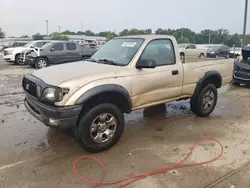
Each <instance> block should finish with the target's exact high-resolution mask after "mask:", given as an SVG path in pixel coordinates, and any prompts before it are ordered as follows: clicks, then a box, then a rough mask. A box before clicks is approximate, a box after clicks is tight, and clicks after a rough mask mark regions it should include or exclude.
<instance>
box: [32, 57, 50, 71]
mask: <svg viewBox="0 0 250 188" xmlns="http://www.w3.org/2000/svg"><path fill="white" fill-rule="evenodd" d="M48 65H49V64H48V60H47V59H45V58H38V59H37V60H36V63H35V67H36V68H37V69H42V68H45V67H47V66H48Z"/></svg>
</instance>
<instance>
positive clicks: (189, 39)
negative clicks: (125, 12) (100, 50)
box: [0, 28, 250, 46]
mask: <svg viewBox="0 0 250 188" xmlns="http://www.w3.org/2000/svg"><path fill="white" fill-rule="evenodd" d="M142 34H143V35H144V34H159V35H173V36H174V37H175V38H176V40H177V42H178V43H195V44H225V45H228V46H233V45H235V46H241V39H242V35H241V34H238V33H235V34H230V32H229V31H228V30H227V29H218V30H211V29H204V30H202V31H201V32H198V33H197V32H194V31H192V30H191V29H189V28H179V29H161V28H158V29H157V30H156V31H154V32H153V31H152V29H136V28H134V29H124V30H123V31H121V32H119V33H116V32H114V31H102V32H98V33H95V32H93V31H90V30H86V31H78V32H74V31H70V30H66V31H63V32H61V33H58V32H54V33H52V34H50V36H49V37H50V38H52V39H54V40H69V38H68V37H67V36H65V35H87V36H101V37H106V38H107V39H108V40H110V39H112V38H114V37H117V36H128V35H142ZM4 36H5V33H4V32H3V30H2V29H1V28H0V38H4ZM25 37H28V36H27V35H25ZM46 37H47V36H46V35H41V34H40V33H36V34H34V35H33V36H32V38H33V39H34V40H42V39H45V38H46ZM246 44H250V35H247V36H246Z"/></svg>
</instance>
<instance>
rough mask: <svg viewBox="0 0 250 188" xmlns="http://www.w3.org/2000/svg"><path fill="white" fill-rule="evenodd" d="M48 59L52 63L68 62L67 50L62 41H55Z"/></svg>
mask: <svg viewBox="0 0 250 188" xmlns="http://www.w3.org/2000/svg"><path fill="white" fill-rule="evenodd" d="M47 56H48V59H49V61H50V63H51V64H58V63H63V62H66V60H65V59H66V51H65V47H64V44H63V43H62V42H58V43H55V44H54V45H53V46H52V48H51V49H50V50H49V51H48V55H47Z"/></svg>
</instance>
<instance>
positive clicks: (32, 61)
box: [20, 57, 35, 65]
mask: <svg viewBox="0 0 250 188" xmlns="http://www.w3.org/2000/svg"><path fill="white" fill-rule="evenodd" d="M20 60H21V61H22V62H23V63H24V64H25V65H34V64H35V58H33V57H32V58H29V57H26V58H23V57H21V58H20Z"/></svg>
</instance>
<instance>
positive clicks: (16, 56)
mask: <svg viewBox="0 0 250 188" xmlns="http://www.w3.org/2000/svg"><path fill="white" fill-rule="evenodd" d="M48 42H49V40H37V41H31V42H29V43H27V44H25V45H24V46H22V47H13V48H6V49H4V56H3V59H4V60H5V61H7V62H13V63H15V64H19V65H21V64H23V62H22V61H20V55H21V53H22V52H24V51H26V50H29V49H30V48H41V47H42V46H43V45H45V44H46V43H48Z"/></svg>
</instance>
